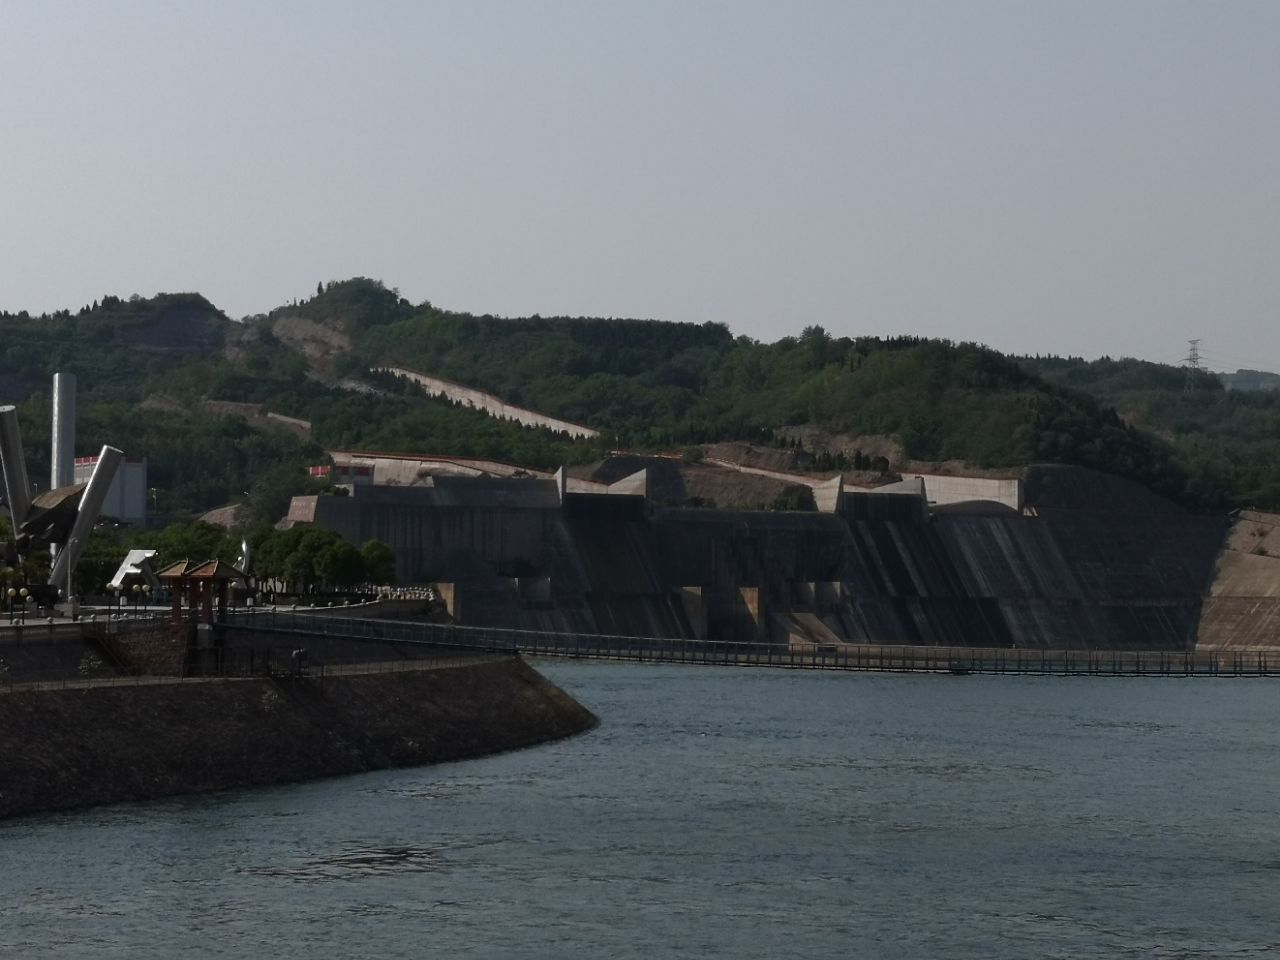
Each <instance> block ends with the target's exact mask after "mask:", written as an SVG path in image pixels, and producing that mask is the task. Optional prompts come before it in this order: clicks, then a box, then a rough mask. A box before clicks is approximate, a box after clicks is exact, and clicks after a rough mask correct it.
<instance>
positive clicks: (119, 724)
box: [0, 658, 596, 817]
mask: <svg viewBox="0 0 1280 960" xmlns="http://www.w3.org/2000/svg"><path fill="white" fill-rule="evenodd" d="M595 722H596V720H595V717H594V716H593V715H592V714H591V712H590V711H589V710H587V709H586V708H585V707H583V706H581V705H580V704H578V703H576V702H575V701H574V700H573V699H572V698H571V697H569V696H568V695H567V694H565V693H564V692H563V691H561V690H559V689H558V688H557V687H555V686H554V685H553V684H551V683H550V682H549V681H547V680H546V679H544V678H543V677H542V676H540V675H539V674H538V673H537V672H536V671H534V670H533V669H532V668H530V667H529V666H527V665H526V664H525V663H524V662H523V661H521V660H519V659H518V658H504V659H501V660H485V661H478V662H475V663H472V664H466V665H455V666H448V667H427V668H425V669H421V670H403V669H402V670H400V671H397V672H394V673H369V674H355V675H337V676H327V677H325V678H324V681H323V683H321V682H320V681H319V680H318V679H317V678H309V679H308V678H304V679H270V678H260V679H259V678H248V679H234V680H208V681H177V680H174V681H172V682H168V683H164V682H148V683H145V684H137V685H133V684H126V685H121V686H111V685H98V686H84V685H83V684H81V685H79V686H78V687H74V688H70V689H62V690H48V689H45V690H24V689H21V688H15V689H13V690H11V691H9V692H0V817H12V816H16V815H19V814H24V813H34V812H47V811H53V810H61V809H69V808H74V807H85V806H91V805H95V804H104V803H119V802H123V801H136V800H152V799H157V798H160V797H167V796H173V795H176V794H187V793H198V792H203V791H212V790H227V789H239V788H244V787H256V786H265V785H268V784H278V783H290V782H298V781H303V780H311V779H315V778H318V777H328V776H336V775H339V774H349V773H360V772H364V771H369V770H378V769H383V768H388V767H403V766H413V765H418V764H427V763H438V762H442V761H449V760H460V759H464V758H467V757H476V756H481V755H484V754H489V753H496V752H499V751H504V750H513V749H517V748H520V747H527V746H532V745H534V744H538V743H543V742H546V741H549V740H554V739H558V738H561V737H567V736H570V735H572V734H575V733H580V732H582V731H584V730H586V729H588V728H590V727H591V726H593V725H594V724H595Z"/></svg>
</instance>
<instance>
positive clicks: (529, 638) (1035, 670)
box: [228, 610, 1280, 676]
mask: <svg viewBox="0 0 1280 960" xmlns="http://www.w3.org/2000/svg"><path fill="white" fill-rule="evenodd" d="M228 626H229V627H231V628H232V629H235V628H241V629H250V630H265V631H280V632H285V633H295V634H304V635H312V636H330V637H335V638H342V639H348V640H367V641H376V642H386V643H397V644H423V645H428V646H433V647H442V648H449V649H458V650H475V651H481V650H483V651H490V652H511V653H522V654H526V655H531V656H547V657H584V658H594V659H614V660H645V661H659V662H677V663H706V664H729V665H743V666H776V667H796V668H808V669H825V670H875V671H887V672H912V673H914V672H927V673H957V674H966V673H996V674H1058V675H1072V676H1079V675H1086V676H1270V675H1275V674H1280V656H1276V655H1275V654H1269V653H1267V652H1265V651H1174V650H1091V649H1078V650H1048V649H1034V648H1025V647H1017V648H992V647H934V646H911V645H880V644H854V643H839V644H827V645H809V646H786V645H782V644H777V643H763V642H742V641H726V640H691V639H684V638H663V637H635V636H621V635H615V634H588V633H555V632H549V631H537V630H518V629H514V628H506V627H475V626H460V625H456V624H440V623H412V622H406V621H402V620H360V619H352V618H349V617H328V616H325V615H324V614H323V613H312V612H303V611H292V610H259V611H257V612H255V613H252V614H240V615H237V616H236V617H235V618H233V619H232V620H229V621H228Z"/></svg>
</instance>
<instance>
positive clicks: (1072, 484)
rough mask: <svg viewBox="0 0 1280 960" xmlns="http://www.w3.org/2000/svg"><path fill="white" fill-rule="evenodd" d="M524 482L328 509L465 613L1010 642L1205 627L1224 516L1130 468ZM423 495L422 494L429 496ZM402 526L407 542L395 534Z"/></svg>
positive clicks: (720, 630) (813, 636) (1126, 638)
mask: <svg viewBox="0 0 1280 960" xmlns="http://www.w3.org/2000/svg"><path fill="white" fill-rule="evenodd" d="M518 489H519V488H518V487H517V486H516V485H514V484H512V483H511V482H508V483H506V485H505V486H502V487H501V488H500V489H497V488H495V492H494V495H493V500H492V502H486V501H485V498H484V497H482V496H481V495H480V494H479V493H475V494H471V495H468V496H466V497H464V496H462V495H461V494H457V493H455V492H452V488H450V491H446V493H449V496H446V495H445V493H436V494H432V495H430V496H428V495H426V494H422V493H414V494H410V493H405V494H403V495H402V498H401V499H396V497H397V495H396V494H394V493H384V494H382V495H380V498H374V499H370V500H367V501H362V500H361V498H360V497H354V498H337V497H328V498H319V499H320V500H322V501H328V502H326V503H324V504H322V506H323V509H318V510H317V522H323V523H326V525H330V524H329V523H328V522H327V521H326V520H325V512H326V511H328V512H330V513H332V514H333V516H332V517H331V518H330V519H331V520H332V525H333V526H334V527H335V529H339V530H340V531H341V532H343V533H344V534H346V535H348V536H351V537H352V538H353V539H357V540H358V539H362V538H367V537H369V536H379V537H383V538H389V540H390V542H392V543H393V545H395V546H396V548H397V550H398V551H403V553H402V562H403V563H404V564H406V565H408V566H411V567H413V570H414V572H413V574H412V576H414V577H416V578H418V579H430V580H436V581H443V582H449V583H451V584H453V587H452V590H453V596H454V598H455V600H456V609H455V616H456V617H457V619H458V620H459V622H461V623H465V624H472V625H478V626H506V627H515V628H523V629H532V630H547V631H559V632H581V633H604V634H616V635H631V636H649V637H653V636H666V637H684V638H711V639H723V640H762V641H772V642H778V643H789V644H800V645H804V644H819V645H821V644H829V643H839V642H866V643H885V644H944V645H976V646H992V647H1002V646H1003V647H1008V646H1013V645H1016V646H1026V647H1049V648H1069V647H1102V648H1118V649H1165V650H1182V649H1186V648H1187V647H1188V646H1189V645H1192V644H1193V643H1194V640H1195V635H1196V627H1197V623H1198V621H1199V618H1200V610H1201V603H1202V598H1203V596H1204V595H1205V591H1206V589H1207V587H1208V584H1209V582H1210V580H1211V578H1212V572H1213V566H1214V560H1215V557H1216V556H1217V552H1218V549H1219V546H1220V544H1221V541H1222V537H1223V534H1224V530H1225V522H1224V518H1222V517H1203V516H1193V515H1190V514H1188V513H1186V512H1185V511H1183V510H1182V509H1181V508H1179V507H1178V506H1176V505H1175V504H1172V503H1170V502H1169V501H1166V500H1163V499H1162V498H1160V497H1157V496H1155V495H1154V494H1152V493H1150V492H1149V491H1147V490H1145V489H1143V488H1141V487H1139V486H1137V485H1135V484H1132V483H1128V482H1127V481H1123V480H1119V479H1117V478H1114V477H1109V476H1106V475H1103V474H1098V473H1095V472H1092V471H1089V470H1084V469H1080V468H1072V467H1038V468H1034V469H1032V470H1031V471H1030V472H1029V474H1028V477H1027V481H1026V509H1025V510H1024V512H1023V513H1022V514H1019V513H1016V512H1014V511H1012V510H1009V509H998V510H996V509H970V510H965V509H958V508H946V509H941V510H938V511H936V512H934V513H933V514H932V515H931V514H930V513H929V512H927V511H925V510H923V509H922V507H921V501H920V499H919V498H913V497H906V496H893V495H885V496H881V497H878V498H877V497H874V496H869V495H860V496H849V497H846V498H845V499H844V500H843V501H842V507H841V511H840V512H838V513H833V514H816V513H766V512H727V511H717V510H687V509H652V508H650V507H648V506H647V505H646V504H645V501H644V500H643V498H639V497H623V496H602V495H587V494H568V495H566V496H565V498H564V502H563V503H559V502H558V501H556V500H554V499H552V498H550V497H548V496H547V493H546V490H545V489H543V487H542V486H538V485H537V482H536V481H535V482H531V486H530V488H529V489H530V491H531V494H530V499H529V500H527V501H522V500H520V498H519V497H518V496H517V491H518ZM415 498H416V499H415ZM397 537H399V538H401V539H400V540H399V541H397V540H396V538H397Z"/></svg>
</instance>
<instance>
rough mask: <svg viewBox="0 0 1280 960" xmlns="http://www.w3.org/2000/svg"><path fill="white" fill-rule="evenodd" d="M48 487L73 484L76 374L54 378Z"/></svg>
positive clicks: (54, 488) (66, 374) (74, 469)
mask: <svg viewBox="0 0 1280 960" xmlns="http://www.w3.org/2000/svg"><path fill="white" fill-rule="evenodd" d="M49 449H50V452H51V453H52V456H51V458H50V459H51V463H52V465H51V467H50V470H49V487H50V489H52V490H57V489H58V488H59V487H65V486H66V485H67V484H69V483H75V482H76V476H75V474H76V375H75V374H74V373H55V374H54V375H53V443H52V445H51V446H50V448H49Z"/></svg>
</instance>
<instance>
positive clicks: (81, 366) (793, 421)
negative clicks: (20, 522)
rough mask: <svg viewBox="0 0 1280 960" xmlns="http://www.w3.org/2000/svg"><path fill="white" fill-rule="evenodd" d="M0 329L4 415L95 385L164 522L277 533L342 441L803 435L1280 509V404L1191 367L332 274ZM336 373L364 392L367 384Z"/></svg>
mask: <svg viewBox="0 0 1280 960" xmlns="http://www.w3.org/2000/svg"><path fill="white" fill-rule="evenodd" d="M285 316H301V317H304V318H306V319H308V320H310V321H313V322H314V323H316V324H320V325H321V326H327V327H329V328H331V329H332V330H334V331H337V332H340V333H341V334H342V335H343V336H344V337H347V338H349V339H350V342H351V349H350V351H349V352H348V353H346V354H344V355H342V356H340V357H339V358H338V359H337V360H336V361H333V362H330V361H328V360H326V361H325V362H324V364H320V365H317V363H316V362H315V361H314V359H313V358H309V357H308V356H306V355H304V353H303V352H301V350H299V349H294V348H293V347H291V346H290V345H289V343H287V342H284V341H281V340H280V339H279V338H277V336H276V335H275V333H274V332H273V324H274V323H275V321H276V320H278V319H280V318H282V317H285ZM0 328H2V329H3V332H4V337H5V340H4V343H5V346H4V348H3V349H0V394H2V395H0V400H2V401H6V402H18V403H19V404H20V415H21V417H22V420H23V422H24V424H37V423H39V424H43V423H47V422H48V399H47V391H48V382H49V380H48V378H49V377H50V376H51V374H52V373H53V371H54V370H55V369H64V370H69V371H71V372H75V373H77V374H78V375H79V378H80V421H81V422H80V432H81V443H80V446H81V447H82V449H86V450H92V449H96V446H97V445H100V444H101V443H102V442H111V443H113V444H114V445H116V446H120V447H121V448H122V449H124V450H125V451H126V452H127V453H128V454H130V455H141V456H146V457H147V458H148V461H149V464H150V469H151V484H152V486H154V487H155V488H156V490H157V499H158V501H159V502H158V503H157V506H158V507H159V509H160V510H161V511H162V512H171V513H194V512H196V511H199V510H203V509H207V508H209V507H212V506H216V505H219V504H222V503H226V502H228V501H230V500H239V499H242V498H244V497H245V496H246V495H248V496H250V499H251V501H252V503H251V506H252V509H251V511H250V513H251V515H252V516H253V518H254V519H255V520H262V519H269V515H270V514H271V513H272V512H273V511H275V510H277V509H282V505H283V504H285V503H287V498H288V496H290V495H293V494H296V493H300V492H303V491H304V490H306V489H307V480H306V475H305V472H304V471H303V469H302V468H303V467H305V466H306V465H307V464H309V463H318V462H322V461H323V458H324V452H323V451H324V450H325V449H327V448H366V449H382V450H388V451H398V452H406V453H413V452H420V453H453V454H457V455H468V456H482V457H493V458H497V459H503V460H511V461H517V462H523V463H528V464H529V465H531V466H537V467H554V466H557V465H559V464H560V463H573V462H584V461H587V460H590V459H594V458H598V457H599V456H601V455H602V454H603V452H604V451H606V450H608V449H610V448H616V447H627V448H634V449H641V450H643V449H651V450H652V449H658V450H671V449H678V448H681V447H687V446H689V445H693V444H699V443H707V442H713V441H721V440H745V441H750V442H756V443H760V442H768V441H769V440H770V439H771V438H772V437H774V436H775V435H776V432H777V431H778V430H779V428H781V427H785V426H799V425H804V424H811V425H814V426H817V427H820V428H822V429H823V430H825V431H826V432H828V433H842V434H846V435H849V436H852V437H857V436H863V435H868V436H887V437H891V438H894V439H896V440H897V441H898V442H899V443H900V444H901V445H902V447H903V448H904V449H905V451H906V454H907V456H908V457H911V458H913V459H917V460H944V459H957V460H963V461H968V462H970V463H973V464H975V465H978V466H984V467H1018V466H1020V465H1023V464H1026V463H1029V462H1032V461H1036V460H1048V461H1052V462H1063V463H1079V464H1084V465H1088V466H1094V467H1098V468H1100V469H1104V470H1109V471H1112V472H1117V473H1120V474H1122V475H1124V476H1127V477H1130V478H1133V479H1136V480H1139V481H1141V482H1144V483H1147V484H1149V485H1151V486H1153V487H1154V488H1155V489H1157V490H1159V491H1161V492H1163V493H1167V494H1169V495H1173V496H1178V497H1180V498H1182V499H1184V500H1187V501H1188V502H1196V503H1217V502H1225V501H1230V502H1235V503H1242V504H1256V505H1260V506H1266V505H1277V504H1280V466H1277V464H1280V456H1277V454H1278V453H1280V450H1277V441H1275V440H1273V439H1272V438H1274V437H1276V436H1278V435H1280V392H1270V393H1251V394H1249V393H1243V392H1239V391H1226V390H1223V389H1222V388H1221V383H1220V382H1219V381H1217V380H1216V378H1214V377H1212V376H1211V375H1207V374H1206V375H1203V376H1202V377H1200V378H1199V379H1198V380H1196V381H1194V383H1193V385H1196V386H1198V387H1201V388H1202V389H1197V390H1195V391H1193V392H1191V393H1189V394H1187V393H1184V392H1183V387H1184V385H1185V383H1186V374H1185V371H1182V370H1178V369H1176V368H1169V367H1162V366H1159V365H1155V364H1143V363H1140V362H1138V361H1130V360H1111V359H1107V358H1104V359H1103V360H1100V361H1095V362H1093V363H1091V364H1085V363H1084V362H1083V361H1078V360H1059V359H1056V358H1049V359H1036V360H1031V359H1028V358H1021V359H1019V360H1016V361H1015V360H1012V359H1010V358H1006V357H1003V356H1001V355H999V354H997V353H995V352H994V351H991V350H988V349H986V348H983V347H981V346H977V345H974V344H963V343H961V344H954V343H949V342H945V341H936V340H926V339H922V338H918V337H894V338H878V337H859V338H849V337H835V336H832V335H831V334H830V333H829V332H828V331H827V330H825V329H824V328H823V327H822V326H820V325H818V324H815V323H810V324H808V325H807V326H805V327H804V329H803V330H802V332H801V333H800V334H799V335H798V336H795V337H784V338H782V339H781V340H779V341H777V342H776V343H771V344H770V343H760V342H757V341H755V340H752V339H751V338H748V337H737V338H735V337H734V336H733V335H732V334H731V333H730V331H729V329H728V328H727V327H725V326H724V325H722V324H692V323H655V322H650V321H640V320H603V319H590V318H582V317H576V318H574V317H539V316H535V317H529V318H523V319H508V318H500V317H494V316H488V315H486V316H475V315H471V314H466V313H457V312H451V311H446V310H441V309H439V308H437V307H435V306H433V305H432V304H430V303H428V302H423V303H421V304H418V305H414V304H411V303H409V302H408V301H407V300H405V299H404V298H403V297H401V296H400V294H399V292H398V291H396V290H394V289H388V288H387V287H385V286H384V285H383V284H381V283H380V282H378V281H375V280H370V279H365V278H356V279H352V280H344V281H339V282H332V283H324V282H322V283H320V284H318V285H317V289H316V292H315V296H313V297H311V298H309V299H306V300H304V301H302V302H301V303H295V304H293V305H290V306H288V307H281V308H279V309H277V310H275V311H272V312H271V314H269V315H266V316H263V317H259V318H252V319H250V320H249V321H247V322H244V323H232V322H231V321H229V320H228V319H227V318H226V317H225V316H223V315H222V314H221V313H220V312H219V311H218V310H217V309H216V308H215V307H213V306H212V305H211V304H209V303H208V301H207V300H205V299H204V298H203V297H200V296H199V295H197V294H164V295H160V296H157V297H154V298H149V299H146V298H140V297H130V298H128V299H127V300H123V299H121V298H120V297H118V296H114V295H108V296H104V297H103V298H102V299H101V300H100V301H95V302H94V304H93V305H92V306H91V307H89V308H86V309H84V310H81V311H79V312H78V313H76V314H72V313H70V312H69V311H59V312H57V313H53V314H46V315H44V316H41V317H31V316H29V315H26V314H21V313H20V314H3V315H0ZM375 365H393V366H403V367H408V368H410V369H416V370H420V371H422V372H426V373H431V374H434V375H437V376H443V377H446V378H449V379H452V380H455V381H458V382H460V383H464V384H467V385H470V386H475V387H478V388H481V389H486V390H489V391H491V392H493V393H496V394H497V395H499V396H501V397H503V398H505V399H506V400H508V401H510V402H512V403H518V404H522V405H524V406H528V407H532V408H534V409H538V410H541V411H543V412H546V413H548V414H551V415H554V416H559V417H562V418H565V419H569V420H574V421H578V422H582V423H586V424H589V425H591V426H594V427H596V428H598V429H599V430H600V431H601V438H600V439H599V440H598V441H595V442H580V441H572V440H570V439H569V438H567V437H564V436H558V435H555V434H552V433H550V432H548V431H539V430H529V429H526V428H522V427H519V426H517V425H515V424H512V423H509V422H503V421H496V420H492V419H490V418H488V417H486V416H485V415H483V414H481V413H479V412H477V411H474V410H470V409H467V408H465V407H460V406H457V405H452V404H449V403H445V402H443V401H440V400H436V399H432V398H428V397H426V396H425V395H424V394H423V393H422V392H421V391H420V390H418V389H417V388H415V387H412V386H410V385H408V384H404V383H395V382H393V381H386V380H380V379H377V378H372V377H370V376H368V374H367V373H366V371H367V370H368V368H369V367H371V366H375ZM338 378H355V379H364V380H365V381H366V383H367V388H368V389H369V390H370V392H368V393H363V394H360V393H352V392H350V391H349V390H346V389H342V388H340V387H339V386H338V385H337V384H336V380H337V379H338ZM206 399H207V400H217V401H234V402H237V403H247V404H255V405H258V406H260V407H261V408H263V409H269V410H271V411H272V412H275V413H280V414H284V415H287V416H290V417H295V418H299V419H300V420H304V421H309V422H310V424H311V434H310V438H309V439H302V438H300V437H299V436H298V435H297V434H296V433H291V432H288V431H285V430H270V429H263V428H262V426H261V424H258V423H250V422H249V421H248V420H245V419H242V418H239V417H228V416H225V415H210V414H209V413H207V412H205V410H204V409H203V408H202V407H201V403H202V401H204V400H206ZM144 400H146V401H147V406H146V407H143V406H142V401H144ZM27 448H28V456H29V459H30V461H31V464H32V470H31V473H32V475H33V476H41V475H47V463H48V438H47V431H45V430H43V429H31V428H28V430H27ZM821 452H822V451H819V450H815V451H813V453H814V454H815V455H816V454H820V453H821ZM830 466H831V467H832V468H834V467H835V466H836V463H835V460H834V458H832V461H831V464H830Z"/></svg>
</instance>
